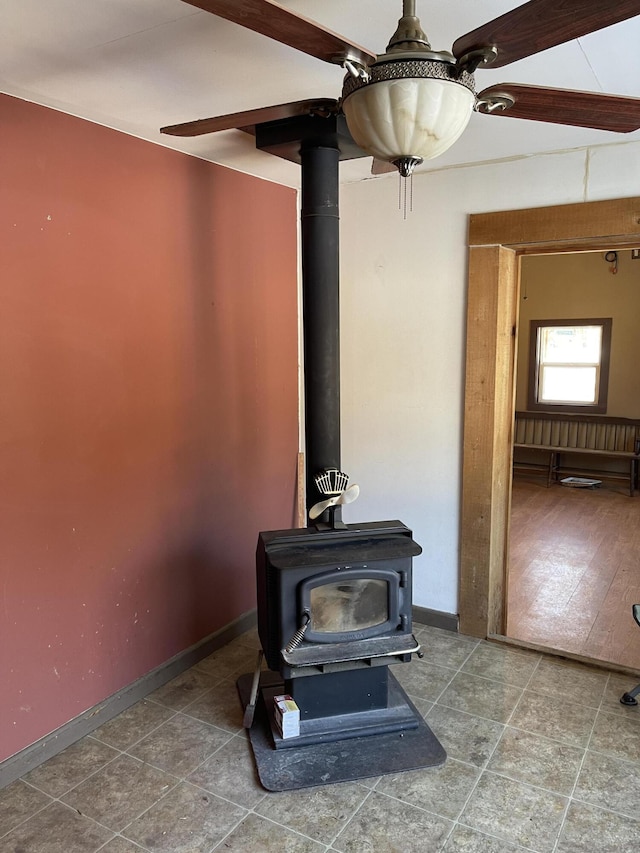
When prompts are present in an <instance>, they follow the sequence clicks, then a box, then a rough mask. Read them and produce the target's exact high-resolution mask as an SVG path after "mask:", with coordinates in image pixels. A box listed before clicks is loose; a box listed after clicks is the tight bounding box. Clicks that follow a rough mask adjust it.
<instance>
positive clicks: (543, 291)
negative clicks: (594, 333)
mask: <svg viewBox="0 0 640 853" xmlns="http://www.w3.org/2000/svg"><path fill="white" fill-rule="evenodd" d="M611 266H612V265H611V264H609V263H607V262H606V261H605V258H604V253H602V252H583V253H579V254H571V255H531V256H526V257H524V258H523V259H522V282H521V290H520V322H519V328H518V365H517V386H516V408H517V409H518V410H522V409H526V408H527V379H528V370H529V324H530V321H531V320H551V319H554V320H556V319H564V318H566V319H578V318H585V319H586V318H590V317H594V318H596V317H612V318H613V328H612V336H611V368H610V373H609V401H608V406H607V415H608V416H611V417H625V418H640V371H639V370H638V365H639V364H640V335H639V334H638V325H639V322H640V260H632V258H631V252H630V251H626V252H619V253H618V272H617V274H615V275H613V274H612V273H611V271H610V269H611Z"/></svg>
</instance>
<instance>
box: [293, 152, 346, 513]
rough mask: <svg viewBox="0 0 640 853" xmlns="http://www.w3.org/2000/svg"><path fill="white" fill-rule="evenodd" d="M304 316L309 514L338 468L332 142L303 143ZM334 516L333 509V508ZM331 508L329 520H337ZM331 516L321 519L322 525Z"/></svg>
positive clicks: (335, 156) (335, 199) (335, 160)
mask: <svg viewBox="0 0 640 853" xmlns="http://www.w3.org/2000/svg"><path fill="white" fill-rule="evenodd" d="M300 154H301V160H302V205H301V207H302V209H301V238H302V312H303V336H304V394H305V457H306V498H307V511H308V510H309V509H310V508H311V507H312V506H313V504H315V503H317V502H318V501H319V500H322V499H323V497H324V495H322V494H321V493H320V492H319V491H318V488H317V486H316V484H315V479H314V478H315V476H316V474H318V473H319V472H320V471H322V470H323V469H325V468H338V469H339V468H340V299H339V283H340V269H339V263H340V256H339V239H340V235H339V226H340V219H339V210H338V192H339V180H338V163H339V158H340V151H339V149H338V145H337V143H336V145H335V146H333V145H332V144H331V142H329V143H326V142H325V141H323V143H322V144H314V143H313V142H303V144H302V148H301V152H300ZM332 512H333V510H332ZM340 514H341V508H340V507H336V508H335V515H334V516H333V519H332V521H333V522H338V523H339V522H340ZM328 516H329V513H328V512H325V513H324V514H323V515H322V516H320V519H319V521H321V522H326V521H327V520H328Z"/></svg>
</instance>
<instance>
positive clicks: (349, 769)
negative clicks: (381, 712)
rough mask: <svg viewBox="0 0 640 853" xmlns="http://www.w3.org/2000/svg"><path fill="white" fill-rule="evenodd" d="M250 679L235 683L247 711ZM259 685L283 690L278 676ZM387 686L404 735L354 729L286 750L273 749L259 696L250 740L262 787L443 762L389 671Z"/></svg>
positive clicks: (267, 676)
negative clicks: (358, 734) (336, 737)
mask: <svg viewBox="0 0 640 853" xmlns="http://www.w3.org/2000/svg"><path fill="white" fill-rule="evenodd" d="M252 677H253V676H252V675H251V674H248V675H243V676H241V677H240V678H239V679H238V682H237V685H238V692H239V694H240V701H241V702H242V707H243V708H245V707H246V705H247V703H248V701H249V697H250V693H251V681H252ZM261 684H262V688H263V690H262V692H263V694H264V693H266V694H267V695H271V696H273V695H274V694H277V693H281V692H283V691H284V681H283V680H282V678H281V676H280V675H279V674H278V673H274V672H263V673H262V676H261ZM389 686H390V696H391V695H393V696H394V697H395V698H394V699H393V704H394V706H395V707H396V708H398V709H399V710H398V713H399V714H400V715H402V716H403V721H402V723H401V730H400V731H398V730H396V731H391V732H388V731H387V733H383V734H367V735H365V736H357V735H356V734H355V732H353V731H352V732H350V733H348V734H346V737H340V738H339V739H330V738H327V736H326V733H325V734H324V735H323V738H322V740H323V742H321V743H309V741H308V740H306V741H305V743H304V744H303V743H302V742H301V740H299V739H298V738H292V739H291V741H288V742H287V743H286V748H284V749H283V748H280V749H276V747H275V744H274V737H273V734H272V730H271V722H270V717H271V713H267V708H266V707H265V703H264V700H263V699H262V698H261V699H260V700H259V701H258V703H257V705H256V713H255V717H254V721H253V725H252V727H251V728H250V729H249V739H250V741H251V746H252V748H253V754H254V758H255V761H256V766H257V770H258V777H259V779H260V782H261V784H262V786H263V787H264V788H266V789H267V791H290V790H295V789H297V788H308V787H312V786H314V785H331V784H334V783H336V782H349V781H354V780H356V779H366V778H369V777H375V776H381V775H385V774H390V773H400V772H401V771H403V770H419V769H422V768H426V767H437V766H439V765H440V764H443V763H444V762H445V760H446V757H447V755H446V752H445V751H444V749H443V747H442V746H441V744H440V742H439V741H438V740H437V738H436V737H435V735H434V734H433V732H432V731H431V729H430V728H429V726H428V725H427V724H426V723H425V721H424V720H423V719H422V717H421V716H420V714H419V713H418V711H417V709H416V708H415V706H414V705H413V704H412V702H411V700H410V699H409V698H408V696H407V695H406V693H405V692H404V690H403V689H402V688H401V687H400V685H399V684H398V682H397V681H396V679H395V678H394V676H393V675H392V674H391V673H389ZM404 709H406V710H404ZM362 731H363V733H364V732H365V731H366V727H363V730H362ZM303 736H304V734H302V735H301V737H303ZM283 743H284V742H283Z"/></svg>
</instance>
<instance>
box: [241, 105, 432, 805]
mask: <svg viewBox="0 0 640 853" xmlns="http://www.w3.org/2000/svg"><path fill="white" fill-rule="evenodd" d="M255 132H256V146H257V147H258V148H260V149H261V150H264V151H269V152H271V153H273V154H276V155H277V156H281V157H284V158H285V159H291V160H294V161H296V162H299V163H300V165H301V167H302V205H301V246H302V302H303V312H302V313H303V329H304V331H303V343H304V400H305V418H304V421H305V463H306V490H305V491H306V504H307V507H308V508H313V509H317V508H318V501H319V500H320V504H322V506H324V507H327V509H325V510H323V511H322V512H321V514H320V515H319V516H318V515H316V514H315V513H314V515H313V518H315V519H317V520H316V527H315V528H304V529H295V530H279V531H270V532H263V533H261V534H260V536H259V540H258V549H257V561H256V564H257V581H258V584H257V585H258V630H259V634H260V641H261V645H262V648H263V650H264V652H265V654H266V659H267V662H268V665H269V668H270V669H271V670H272V671H271V672H268V673H262V676H261V675H260V670H259V665H258V667H257V668H256V671H255V673H253V675H252V674H251V673H247V674H245V675H243V676H241V677H240V678H239V679H238V690H239V693H240V699H241V701H242V704H243V707H244V709H245V725H246V727H247V729H248V734H249V739H250V741H251V745H252V748H253V752H254V756H255V759H256V766H257V770H258V776H259V778H260V781H261V782H262V784H263V785H264V787H265V788H267V790H270V791H282V790H291V789H295V788H299V787H306V786H309V785H319V784H328V783H330V782H341V781H346V780H352V779H359V778H365V777H368V776H375V775H379V774H382V773H397V772H399V771H400V770H408V769H417V768H424V767H432V766H437V765H438V764H442V762H443V761H444V760H445V758H446V753H445V751H444V749H443V748H442V746H441V745H440V744H439V743H438V741H437V739H436V738H435V737H434V735H433V733H432V732H431V730H430V729H429V727H428V725H427V724H426V722H425V721H424V720H423V719H422V717H421V715H420V714H419V713H418V711H417V710H416V708H414V707H413V705H412V704H411V701H410V699H409V698H408V697H407V696H406V694H405V693H404V691H403V690H402V688H401V687H400V685H399V684H398V683H397V682H396V680H395V678H394V677H393V675H392V674H390V673H389V668H390V664H401V665H403V664H406V663H408V662H409V661H410V660H411V655H412V654H413V653H414V652H415V653H418V654H420V652H419V649H420V647H419V645H418V643H417V642H416V640H415V638H414V636H413V633H412V625H411V584H412V559H413V557H414V556H416V555H418V554H419V553H420V552H421V548H420V546H419V545H417V544H416V543H415V542H414V541H413V538H412V534H411V531H410V530H408V529H407V528H406V527H405V525H404V524H402V523H401V522H399V521H389V522H371V523H367V524H359V525H353V524H351V525H345V524H344V523H343V522H342V517H341V509H342V507H341V503H343V502H345V503H346V502H347V501H342V500H341V501H338V502H337V503H336V504H335V505H331V506H329V504H330V503H332V502H330V501H329V502H328V501H327V500H326V497H327V493H326V492H325V491H324V490H321V489H320V488H319V484H320V483H321V482H323V473H328V472H329V471H332V472H339V469H340V357H339V355H340V331H339V320H340V310H339V252H338V245H339V215H338V163H339V161H340V160H341V159H350V158H352V157H361V156H364V152H362V151H361V150H360V149H358V148H357V146H356V145H355V143H354V142H353V139H351V137H350V135H349V133H348V129H347V128H346V125H345V123H344V116H342V115H335V114H332V115H329V116H320V115H309V116H301V117H296V118H294V119H283V120H280V121H275V122H270V123H266V124H260V125H257V126H256V128H255ZM347 479H348V478H347ZM345 496H346V493H345ZM352 497H353V494H352ZM323 499H325V500H323ZM309 517H310V518H311V517H312V516H311V514H310V515H309ZM259 685H261V691H260V696H259V701H258V702H257V703H256V696H257V690H258V687H259ZM282 693H285V694H287V693H288V694H290V695H291V696H293V698H294V700H295V702H296V703H297V704H298V706H299V708H300V734H299V735H296V736H293V737H291V738H290V739H287V738H283V737H280V736H279V734H278V731H277V723H276V722H275V715H274V712H273V709H274V704H275V697H276V696H277V695H279V694H282ZM281 704H282V703H281V702H278V708H280V706H281ZM254 712H255V723H254V722H253V716H254ZM369 735H374V736H373V737H369ZM364 736H366V737H364ZM274 746H275V748H274ZM297 747H299V748H297Z"/></svg>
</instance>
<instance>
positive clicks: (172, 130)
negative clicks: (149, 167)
mask: <svg viewBox="0 0 640 853" xmlns="http://www.w3.org/2000/svg"><path fill="white" fill-rule="evenodd" d="M337 109H338V102H337V101H336V99H335V98H316V99H315V100H313V101H293V102H292V103H290V104H276V105H275V106H272V107H260V108H259V109H257V110H244V112H241V113H229V115H225V116H216V117H214V118H201V119H196V121H187V122H184V123H183V124H170V125H167V126H166V127H161V128H160V133H166V134H168V135H169V136H201V135H202V134H203V133H215V132H216V131H218V130H236V129H237V130H242V129H243V128H246V127H250V126H252V125H256V124H263V123H264V122H267V121H278V120H279V119H283V118H292V117H293V116H303V115H311V114H317V115H322V114H329V113H335V112H336V111H337Z"/></svg>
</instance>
